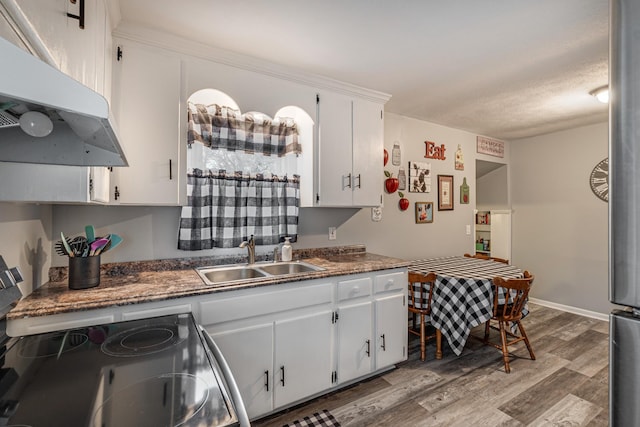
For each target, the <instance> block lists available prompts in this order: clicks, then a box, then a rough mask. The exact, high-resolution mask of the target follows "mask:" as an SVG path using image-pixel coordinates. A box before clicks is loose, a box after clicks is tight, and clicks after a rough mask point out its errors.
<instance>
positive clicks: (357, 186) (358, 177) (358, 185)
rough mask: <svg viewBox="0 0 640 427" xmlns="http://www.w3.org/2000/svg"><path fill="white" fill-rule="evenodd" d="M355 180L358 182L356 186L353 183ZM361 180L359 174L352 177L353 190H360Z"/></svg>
mask: <svg viewBox="0 0 640 427" xmlns="http://www.w3.org/2000/svg"><path fill="white" fill-rule="evenodd" d="M356 179H357V180H358V184H357V185H356V183H355V182H356ZM361 179H362V178H361V177H360V174H358V176H354V177H353V186H354V188H362V186H361V185H360V184H361Z"/></svg>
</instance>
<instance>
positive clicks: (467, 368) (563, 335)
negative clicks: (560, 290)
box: [252, 304, 609, 427]
mask: <svg viewBox="0 0 640 427" xmlns="http://www.w3.org/2000/svg"><path fill="white" fill-rule="evenodd" d="M529 308H530V311H531V313H530V314H529V316H527V317H526V318H525V319H524V320H523V323H524V326H525V328H526V329H527V333H528V335H529V338H530V340H531V342H532V346H533V350H534V352H535V354H536V360H535V361H532V360H530V359H529V358H528V353H527V350H526V348H525V346H524V344H523V343H519V344H516V345H515V346H514V347H513V353H514V354H515V355H516V356H518V357H512V359H511V360H512V361H511V373H510V374H506V373H505V372H504V370H503V367H504V365H503V363H502V355H501V353H500V352H499V351H498V350H497V349H495V348H493V347H489V346H484V345H482V343H481V342H480V341H478V340H474V339H469V340H468V341H467V345H466V347H465V349H464V351H463V352H462V354H461V355H460V356H459V357H456V356H455V355H454V354H453V353H452V352H451V351H450V350H449V349H448V346H447V345H446V344H444V343H443V350H444V357H443V359H442V360H435V357H434V353H435V345H434V344H433V343H431V344H430V345H428V347H427V360H426V361H425V362H421V361H420V357H419V356H420V347H419V343H418V341H417V339H414V338H409V360H407V361H406V362H403V363H401V364H399V365H398V367H397V368H396V369H394V370H393V371H390V372H387V373H385V374H382V375H379V376H377V377H374V378H372V379H369V380H366V381H364V382H361V383H359V384H356V385H354V386H351V387H349V388H346V389H343V390H340V391H337V392H334V393H331V394H329V395H325V396H322V397H319V398H317V399H314V400H312V401H310V402H307V403H306V404H304V405H301V406H298V407H295V408H291V409H289V410H287V411H285V412H282V413H279V414H275V415H272V416H270V417H267V418H264V419H262V420H258V421H255V422H254V423H252V425H254V426H255V427H266V426H282V425H284V424H286V423H289V422H292V421H294V420H296V419H299V418H302V417H304V416H306V415H311V414H313V413H314V412H317V411H320V410H323V409H327V410H329V411H330V412H331V413H332V414H333V415H334V416H335V417H336V419H337V420H338V422H340V424H341V425H342V426H367V427H368V426H403V427H405V426H406V427H408V426H472V425H473V426H492V427H493V426H560V425H562V426H565V425H571V426H590V427H591V426H607V425H608V366H609V365H608V363H609V360H608V348H609V347H608V334H609V331H608V323H607V322H604V321H599V320H595V319H591V318H587V317H582V316H578V315H574V314H570V313H566V312H562V311H558V310H554V309H551V308H547V307H543V306H540V305H536V304H529ZM482 333H483V329H481V327H479V328H476V329H475V330H474V331H473V332H472V334H473V335H477V336H481V335H482Z"/></svg>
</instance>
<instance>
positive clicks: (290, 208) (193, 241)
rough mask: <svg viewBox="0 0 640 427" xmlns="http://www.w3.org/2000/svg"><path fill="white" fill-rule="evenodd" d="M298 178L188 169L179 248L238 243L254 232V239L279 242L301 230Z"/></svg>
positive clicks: (294, 235) (193, 248)
mask: <svg viewBox="0 0 640 427" xmlns="http://www.w3.org/2000/svg"><path fill="white" fill-rule="evenodd" d="M299 206H300V181H299V177H298V176H297V175H295V176H294V177H293V178H287V177H284V178H278V177H272V178H270V179H264V178H263V177H262V176H260V175H258V176H254V177H251V176H248V175H247V174H242V173H241V172H236V173H235V174H233V175H227V174H226V173H225V172H224V171H220V172H218V173H215V174H214V173H204V172H203V171H201V170H199V169H195V170H194V171H193V173H190V174H188V175H187V206H184V207H183V208H182V214H181V217H180V229H179V236H178V249H182V250H188V251H195V250H201V249H212V248H234V247H238V246H239V245H240V243H241V242H242V241H244V240H247V239H248V238H249V237H250V236H251V235H252V234H253V236H254V239H255V242H256V245H275V244H278V243H280V242H281V241H283V240H284V237H285V236H289V237H291V241H292V242H295V241H296V239H297V233H298V209H299Z"/></svg>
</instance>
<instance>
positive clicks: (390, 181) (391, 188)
mask: <svg viewBox="0 0 640 427" xmlns="http://www.w3.org/2000/svg"><path fill="white" fill-rule="evenodd" d="M384 176H386V177H387V179H385V180H384V186H385V188H386V189H387V193H389V194H393V193H395V192H396V190H397V189H398V187H400V182H398V178H394V177H393V175H392V174H391V173H390V172H387V171H384Z"/></svg>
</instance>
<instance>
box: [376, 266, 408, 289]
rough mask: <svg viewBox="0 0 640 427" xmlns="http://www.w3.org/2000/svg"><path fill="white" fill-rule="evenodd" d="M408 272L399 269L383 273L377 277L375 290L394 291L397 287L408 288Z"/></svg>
mask: <svg viewBox="0 0 640 427" xmlns="http://www.w3.org/2000/svg"><path fill="white" fill-rule="evenodd" d="M407 280H408V278H407V272H406V271H397V272H394V273H389V274H381V275H379V276H376V278H375V288H374V292H375V293H376V294H377V293H379V292H386V291H394V290H397V289H407Z"/></svg>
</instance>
